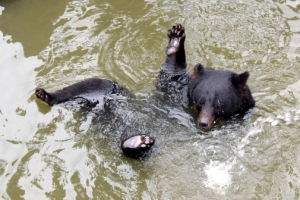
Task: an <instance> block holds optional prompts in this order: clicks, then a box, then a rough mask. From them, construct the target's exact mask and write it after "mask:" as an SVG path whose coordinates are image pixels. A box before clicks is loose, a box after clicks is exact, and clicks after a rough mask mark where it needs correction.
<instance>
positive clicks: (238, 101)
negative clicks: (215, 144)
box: [189, 64, 255, 130]
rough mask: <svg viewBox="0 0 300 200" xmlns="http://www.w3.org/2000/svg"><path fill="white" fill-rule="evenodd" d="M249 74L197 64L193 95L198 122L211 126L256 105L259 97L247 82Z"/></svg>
mask: <svg viewBox="0 0 300 200" xmlns="http://www.w3.org/2000/svg"><path fill="white" fill-rule="evenodd" d="M248 77H249V72H244V73H242V74H236V73H234V72H231V71H226V70H213V69H206V68H204V67H203V66H202V65H201V64H197V65H196V66H195V67H194V72H193V74H192V75H191V77H190V83H189V96H190V99H191V102H192V103H193V106H194V108H196V109H197V111H198V117H197V122H196V123H197V126H198V127H199V128H201V129H202V130H209V129H210V128H211V127H212V125H213V122H214V121H216V120H217V119H219V118H222V117H227V116H232V115H234V114H237V113H243V112H245V111H247V110H248V109H249V108H252V107H254V105H255V101H254V99H253V97H252V95H251V92H250V89H249V88H248V86H247V80H248Z"/></svg>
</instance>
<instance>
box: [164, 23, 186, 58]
mask: <svg viewBox="0 0 300 200" xmlns="http://www.w3.org/2000/svg"><path fill="white" fill-rule="evenodd" d="M168 37H169V38H170V42H169V46H168V48H167V50H166V54H167V56H169V55H171V54H173V53H176V52H177V51H178V50H179V48H180V45H181V43H183V41H184V39H185V34H184V27H183V26H182V25H181V24H176V25H174V26H173V27H172V28H171V29H169V30H168Z"/></svg>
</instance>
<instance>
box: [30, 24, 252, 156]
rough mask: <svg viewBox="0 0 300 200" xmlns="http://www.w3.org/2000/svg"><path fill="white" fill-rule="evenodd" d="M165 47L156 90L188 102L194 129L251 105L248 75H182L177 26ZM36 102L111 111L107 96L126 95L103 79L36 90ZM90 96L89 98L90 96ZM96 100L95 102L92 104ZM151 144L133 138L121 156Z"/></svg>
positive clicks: (207, 71)
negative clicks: (194, 114) (79, 102)
mask: <svg viewBox="0 0 300 200" xmlns="http://www.w3.org/2000/svg"><path fill="white" fill-rule="evenodd" d="M168 37H169V44H168V47H167V50H166V52H165V53H166V60H165V62H164V64H163V65H162V67H161V70H160V74H159V77H158V81H157V88H158V89H159V90H160V91H161V90H162V91H164V94H166V97H167V98H168V101H167V102H168V103H169V102H170V103H172V102H174V103H180V104H181V105H183V106H185V107H186V106H187V105H188V104H189V102H191V103H192V104H193V105H194V107H195V108H196V109H197V110H198V112H199V114H198V119H197V126H198V127H199V128H200V129H203V130H208V129H210V128H211V127H212V125H213V122H214V121H215V120H217V119H218V118H220V117H226V116H230V115H234V114H237V113H242V112H245V111H247V110H248V109H249V108H252V107H253V106H254V104H255V102H254V99H253V97H252V96H251V92H250V90H249V88H248V86H247V84H246V82H247V79H248V77H249V73H248V72H244V73H242V74H236V73H234V72H230V71H222V70H212V69H205V68H204V67H203V66H202V65H200V64H198V65H196V66H195V68H194V73H193V74H192V75H191V76H189V75H187V74H186V58H185V50H184V41H185V31H184V27H183V26H182V25H180V24H178V25H175V26H173V27H172V28H171V29H170V30H169V31H168ZM35 94H36V96H37V98H39V99H41V100H42V101H44V102H45V103H47V104H49V105H51V106H52V105H55V104H59V103H62V102H65V101H68V100H72V99H76V98H83V99H86V100H87V102H90V104H91V105H96V104H103V107H104V108H106V107H108V108H109V107H113V105H112V104H113V101H110V99H112V98H107V97H110V96H111V95H129V93H128V92H127V91H126V90H124V89H123V88H122V87H120V86H119V85H118V84H117V83H114V82H113V81H110V80H104V79H95V78H94V79H88V80H85V81H82V82H79V83H76V84H73V85H71V86H69V87H66V88H64V89H62V90H58V91H56V92H54V93H47V92H46V91H45V90H44V89H42V88H38V89H36V92H35ZM91 94H93V95H91ZM95 99H96V100H95ZM153 144H154V139H152V138H149V137H148V136H145V135H143V134H138V135H134V136H132V137H130V138H128V139H125V140H124V141H122V143H121V147H122V150H123V152H124V154H126V155H129V156H131V157H140V156H141V155H144V153H145V152H146V151H147V150H148V149H149V148H150V147H151V146H152V145H153Z"/></svg>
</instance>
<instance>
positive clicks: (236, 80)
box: [231, 71, 250, 87]
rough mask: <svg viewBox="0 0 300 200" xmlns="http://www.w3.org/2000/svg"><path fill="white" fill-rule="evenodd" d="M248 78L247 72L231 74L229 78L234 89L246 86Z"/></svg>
mask: <svg viewBox="0 0 300 200" xmlns="http://www.w3.org/2000/svg"><path fill="white" fill-rule="evenodd" d="M249 76H250V74H249V72H247V71H245V72H244V73H241V74H233V75H232V77H231V81H232V84H233V85H234V86H236V87H244V86H245V85H246V84H247V80H248V78H249Z"/></svg>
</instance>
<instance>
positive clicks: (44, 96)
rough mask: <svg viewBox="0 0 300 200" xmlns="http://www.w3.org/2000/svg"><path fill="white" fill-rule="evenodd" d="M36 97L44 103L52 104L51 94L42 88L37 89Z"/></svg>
mask: <svg viewBox="0 0 300 200" xmlns="http://www.w3.org/2000/svg"><path fill="white" fill-rule="evenodd" d="M35 95H36V97H37V98H39V99H40V100H42V101H43V102H45V103H47V104H49V105H51V104H50V96H49V94H48V93H47V92H46V91H45V90H44V89H42V88H37V89H36V90H35Z"/></svg>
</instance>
